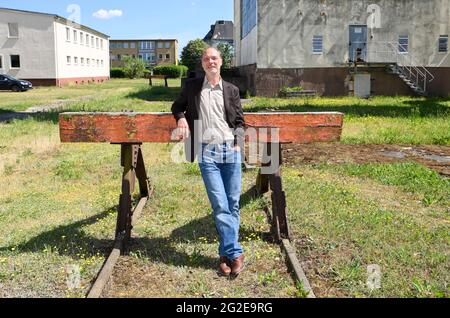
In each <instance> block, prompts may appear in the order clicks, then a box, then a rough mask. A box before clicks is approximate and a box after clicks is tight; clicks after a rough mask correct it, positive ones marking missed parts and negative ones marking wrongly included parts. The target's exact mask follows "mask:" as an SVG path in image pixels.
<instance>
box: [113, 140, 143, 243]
mask: <svg viewBox="0 0 450 318" xmlns="http://www.w3.org/2000/svg"><path fill="white" fill-rule="evenodd" d="M120 147H121V165H122V167H123V176H122V194H121V195H120V200H119V211H118V214H117V225H116V238H117V237H122V238H123V243H124V247H126V246H127V243H128V241H129V239H130V238H131V230H132V228H133V224H132V223H133V222H132V221H133V220H136V218H137V217H133V214H134V213H137V214H140V213H141V211H142V209H143V208H144V206H145V204H146V203H147V200H148V197H149V180H148V178H147V173H146V171H145V164H144V158H143V156H142V150H141V144H126V143H123V144H120ZM136 178H137V179H138V182H139V189H140V193H141V197H142V199H141V201H140V202H139V204H138V205H137V207H136V209H135V211H132V196H133V193H134V190H135V184H136ZM143 198H145V200H143Z"/></svg>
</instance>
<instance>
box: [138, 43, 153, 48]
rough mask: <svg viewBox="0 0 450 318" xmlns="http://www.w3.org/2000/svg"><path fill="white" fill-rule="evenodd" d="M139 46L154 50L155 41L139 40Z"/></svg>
mask: <svg viewBox="0 0 450 318" xmlns="http://www.w3.org/2000/svg"><path fill="white" fill-rule="evenodd" d="M139 48H140V49H141V50H154V49H155V42H139Z"/></svg>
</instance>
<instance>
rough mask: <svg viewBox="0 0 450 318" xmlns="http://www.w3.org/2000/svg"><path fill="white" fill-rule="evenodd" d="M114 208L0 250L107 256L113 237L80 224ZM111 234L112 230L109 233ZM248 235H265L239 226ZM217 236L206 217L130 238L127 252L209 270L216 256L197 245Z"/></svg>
mask: <svg viewBox="0 0 450 318" xmlns="http://www.w3.org/2000/svg"><path fill="white" fill-rule="evenodd" d="M114 209H117V207H113V208H110V209H108V210H106V211H104V212H102V213H99V214H97V215H94V216H91V217H89V218H87V219H84V220H81V221H78V222H75V223H72V224H68V225H61V226H59V227H57V228H55V229H53V230H50V231H47V232H44V233H41V234H39V235H37V236H35V237H33V238H31V239H30V240H28V241H27V242H25V243H23V244H20V245H14V246H7V247H2V248H0V252H7V251H11V250H12V249H13V248H14V249H15V252H17V253H20V252H28V253H29V252H31V253H42V252H45V251H46V250H47V251H52V252H57V253H58V254H59V255H66V256H69V257H71V258H73V259H74V260H78V259H80V255H83V257H84V258H85V259H86V258H89V257H92V256H94V255H97V254H98V253H100V255H103V256H104V257H105V258H106V257H108V255H109V253H110V252H111V250H112V248H113V245H114V240H113V239H97V238H94V237H92V236H89V235H87V234H86V233H85V232H84V231H83V227H85V226H88V225H92V224H94V223H96V222H98V221H100V220H101V219H105V218H107V217H109V216H110V215H111V211H113V210H114ZM113 234H114V233H111V235H113ZM250 234H256V235H260V237H263V238H264V237H267V235H268V234H267V233H262V232H255V231H253V230H249V229H246V228H242V227H241V231H240V235H241V237H242V238H245V237H249V236H250ZM200 238H202V241H200V240H199V239H200ZM216 239H217V234H216V229H215V226H214V222H213V219H212V216H205V217H203V218H201V219H197V220H193V221H191V222H189V223H188V224H186V225H183V226H181V227H179V228H177V229H175V230H173V231H172V234H171V235H170V236H169V237H168V238H166V237H155V238H147V237H142V238H132V239H131V241H130V242H129V244H128V248H127V251H128V252H129V253H130V252H135V253H137V252H139V253H140V254H141V255H142V254H143V255H145V257H146V258H147V259H148V260H149V261H151V262H162V263H165V264H168V265H174V266H188V267H193V268H205V269H211V268H215V267H216V265H217V259H218V256H217V257H216V258H214V257H208V256H205V255H203V254H202V252H201V251H200V250H198V249H197V247H198V244H199V243H209V244H217V246H218V243H215V240H216ZM174 243H182V244H188V245H192V246H193V252H192V253H187V252H185V251H180V250H177V249H176V248H175V247H174Z"/></svg>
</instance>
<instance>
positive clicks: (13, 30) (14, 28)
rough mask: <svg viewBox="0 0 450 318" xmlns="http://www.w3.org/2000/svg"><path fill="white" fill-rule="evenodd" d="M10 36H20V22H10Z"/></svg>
mask: <svg viewBox="0 0 450 318" xmlns="http://www.w3.org/2000/svg"><path fill="white" fill-rule="evenodd" d="M8 37H10V38H18V37H19V24H18V23H8Z"/></svg>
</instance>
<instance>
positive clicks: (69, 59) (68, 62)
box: [67, 56, 72, 65]
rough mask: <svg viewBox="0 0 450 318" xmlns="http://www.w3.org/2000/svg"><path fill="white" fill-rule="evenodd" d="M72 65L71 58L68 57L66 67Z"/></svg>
mask: <svg viewBox="0 0 450 318" xmlns="http://www.w3.org/2000/svg"><path fill="white" fill-rule="evenodd" d="M70 63H72V58H71V57H70V56H67V65H70Z"/></svg>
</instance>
